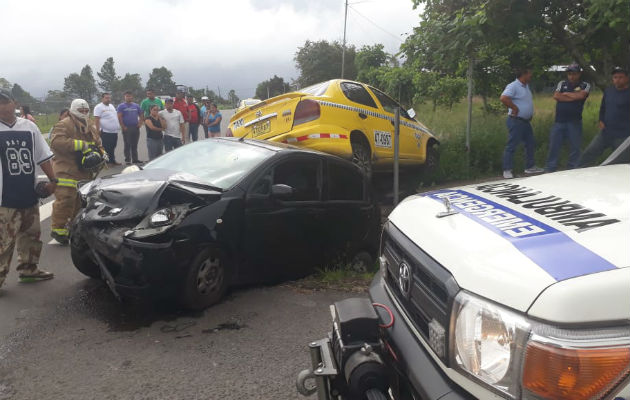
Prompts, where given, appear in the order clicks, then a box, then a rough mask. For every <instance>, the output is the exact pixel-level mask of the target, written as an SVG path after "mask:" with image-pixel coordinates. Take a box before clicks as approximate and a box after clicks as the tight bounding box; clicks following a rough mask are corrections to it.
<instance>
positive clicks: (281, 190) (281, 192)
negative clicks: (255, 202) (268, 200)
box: [271, 183, 293, 200]
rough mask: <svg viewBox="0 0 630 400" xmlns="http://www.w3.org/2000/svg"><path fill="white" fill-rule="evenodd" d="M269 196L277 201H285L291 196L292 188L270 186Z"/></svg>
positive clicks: (287, 186)
mask: <svg viewBox="0 0 630 400" xmlns="http://www.w3.org/2000/svg"><path fill="white" fill-rule="evenodd" d="M271 195H272V196H273V197H275V198H277V199H280V200H285V199H288V198H289V197H291V196H292V195H293V188H292V187H291V186H289V185H284V184H281V183H280V184H276V185H273V186H271Z"/></svg>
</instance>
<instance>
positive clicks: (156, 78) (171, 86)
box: [147, 67, 176, 96]
mask: <svg viewBox="0 0 630 400" xmlns="http://www.w3.org/2000/svg"><path fill="white" fill-rule="evenodd" d="M147 88H151V89H153V90H154V91H155V94H158V95H162V94H168V95H171V96H173V95H175V90H176V87H175V82H174V81H173V73H172V72H171V71H169V70H168V68H166V67H160V68H153V71H151V74H149V80H148V81H147Z"/></svg>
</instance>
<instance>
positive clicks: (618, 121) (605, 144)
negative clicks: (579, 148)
mask: <svg viewBox="0 0 630 400" xmlns="http://www.w3.org/2000/svg"><path fill="white" fill-rule="evenodd" d="M612 81H613V85H612V86H611V87H608V88H606V90H605V91H604V97H603V98H602V105H601V106H600V108H599V129H600V132H599V134H598V135H597V136H595V138H593V141H591V143H590V144H589V145H588V147H587V148H586V150H584V154H582V158H581V159H580V164H579V165H580V167H586V166H589V165H592V164H593V162H594V161H595V160H596V159H597V158H598V157H599V156H600V155H601V154H602V153H603V152H604V150H606V149H607V148H609V147H610V148H612V149H613V150H615V149H616V148H617V147H619V145H620V144H621V143H623V141H624V140H625V139H626V138H627V137H628V136H630V87H629V85H628V84H629V82H630V79H629V78H628V70H627V69H626V68H621V67H615V69H613V72H612Z"/></svg>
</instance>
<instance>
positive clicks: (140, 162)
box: [133, 160, 146, 164]
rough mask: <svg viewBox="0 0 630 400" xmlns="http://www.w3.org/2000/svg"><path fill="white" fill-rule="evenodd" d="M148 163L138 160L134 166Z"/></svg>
mask: <svg viewBox="0 0 630 400" xmlns="http://www.w3.org/2000/svg"><path fill="white" fill-rule="evenodd" d="M145 162H146V161H141V160H136V161H134V162H133V163H134V164H144V163H145Z"/></svg>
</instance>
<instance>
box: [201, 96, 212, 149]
mask: <svg viewBox="0 0 630 400" xmlns="http://www.w3.org/2000/svg"><path fill="white" fill-rule="evenodd" d="M201 102H202V103H203V105H202V106H201V112H200V114H199V119H200V122H201V126H202V127H203V134H204V136H205V138H206V139H208V124H207V123H206V113H207V112H208V109H209V108H210V99H209V98H208V96H203V97H202V98H201Z"/></svg>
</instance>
